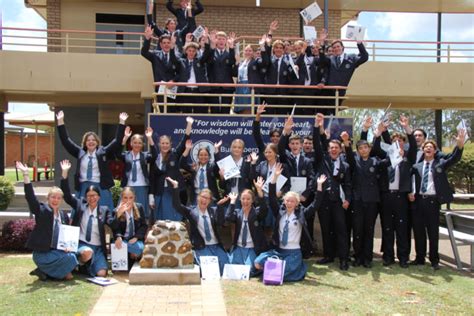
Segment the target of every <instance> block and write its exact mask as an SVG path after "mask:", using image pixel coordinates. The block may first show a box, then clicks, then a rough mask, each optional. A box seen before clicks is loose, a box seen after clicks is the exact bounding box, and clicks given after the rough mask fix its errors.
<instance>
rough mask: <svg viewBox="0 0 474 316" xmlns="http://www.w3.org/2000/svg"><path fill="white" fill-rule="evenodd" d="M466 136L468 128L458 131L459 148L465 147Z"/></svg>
mask: <svg viewBox="0 0 474 316" xmlns="http://www.w3.org/2000/svg"><path fill="white" fill-rule="evenodd" d="M465 137H466V129H464V128H461V129H460V130H459V131H458V136H457V137H456V143H457V146H458V148H459V149H463V148H464V138H465Z"/></svg>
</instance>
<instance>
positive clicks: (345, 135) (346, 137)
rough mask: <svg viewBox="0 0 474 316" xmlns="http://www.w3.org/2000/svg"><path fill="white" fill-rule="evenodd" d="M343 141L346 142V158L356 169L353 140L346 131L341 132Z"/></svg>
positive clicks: (352, 168)
mask: <svg viewBox="0 0 474 316" xmlns="http://www.w3.org/2000/svg"><path fill="white" fill-rule="evenodd" d="M341 139H342V143H343V144H344V148H345V152H346V159H347V163H349V166H350V167H351V170H355V168H356V161H355V157H354V152H353V151H352V145H351V140H350V137H349V133H347V132H346V131H344V132H342V133H341Z"/></svg>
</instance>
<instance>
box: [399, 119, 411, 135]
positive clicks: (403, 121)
mask: <svg viewBox="0 0 474 316" xmlns="http://www.w3.org/2000/svg"><path fill="white" fill-rule="evenodd" d="M400 126H401V127H403V129H404V130H405V132H406V133H407V134H411V133H412V130H411V127H410V119H409V118H408V117H407V116H405V115H400Z"/></svg>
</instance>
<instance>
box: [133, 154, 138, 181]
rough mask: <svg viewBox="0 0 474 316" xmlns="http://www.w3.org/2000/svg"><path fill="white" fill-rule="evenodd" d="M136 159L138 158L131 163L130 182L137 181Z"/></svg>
mask: <svg viewBox="0 0 474 316" xmlns="http://www.w3.org/2000/svg"><path fill="white" fill-rule="evenodd" d="M137 161H138V159H134V160H133V165H132V182H136V181H137Z"/></svg>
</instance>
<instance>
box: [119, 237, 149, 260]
mask: <svg viewBox="0 0 474 316" xmlns="http://www.w3.org/2000/svg"><path fill="white" fill-rule="evenodd" d="M122 242H123V243H126V244H127V252H128V253H133V254H134V255H136V256H137V257H139V256H141V255H142V253H143V249H145V245H144V244H143V241H141V240H137V241H136V242H134V243H133V244H131V243H129V242H128V241H122Z"/></svg>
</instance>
